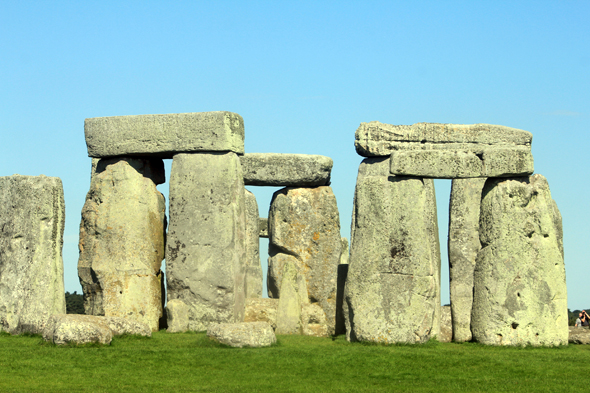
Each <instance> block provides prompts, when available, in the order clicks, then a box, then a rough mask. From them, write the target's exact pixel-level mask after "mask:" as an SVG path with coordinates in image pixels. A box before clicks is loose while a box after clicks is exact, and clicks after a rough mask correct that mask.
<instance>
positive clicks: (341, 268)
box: [334, 237, 350, 335]
mask: <svg viewBox="0 0 590 393" xmlns="http://www.w3.org/2000/svg"><path fill="white" fill-rule="evenodd" d="M349 255H350V249H349V246H348V239H347V238H345V237H343V238H342V251H341V253H340V264H339V265H338V278H337V280H336V328H335V330H334V334H335V335H339V334H345V333H346V323H345V321H344V309H343V306H344V286H345V285H346V276H347V275H348V260H349Z"/></svg>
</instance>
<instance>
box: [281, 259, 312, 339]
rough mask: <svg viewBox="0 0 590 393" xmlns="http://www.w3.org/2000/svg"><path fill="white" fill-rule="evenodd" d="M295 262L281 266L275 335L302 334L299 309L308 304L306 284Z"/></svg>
mask: <svg viewBox="0 0 590 393" xmlns="http://www.w3.org/2000/svg"><path fill="white" fill-rule="evenodd" d="M296 263H297V262H296V261H287V262H285V263H284V264H283V269H282V280H281V296H280V297H279V304H278V307H277V328H276V332H277V334H301V333H302V332H303V326H302V318H301V307H302V306H303V305H304V304H308V303H309V299H308V297H307V293H308V290H307V282H306V280H305V277H304V276H303V275H302V274H301V273H300V272H299V269H298V268H297V266H296Z"/></svg>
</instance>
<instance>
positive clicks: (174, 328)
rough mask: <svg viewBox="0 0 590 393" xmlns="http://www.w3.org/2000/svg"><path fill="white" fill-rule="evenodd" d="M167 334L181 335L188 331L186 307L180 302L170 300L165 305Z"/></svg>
mask: <svg viewBox="0 0 590 393" xmlns="http://www.w3.org/2000/svg"><path fill="white" fill-rule="evenodd" d="M166 316H167V317H168V328H167V329H166V331H167V332H168V333H182V332H186V331H187V330H188V306H187V305H186V304H184V302H183V301H182V300H178V299H172V300H170V301H169V302H168V303H166Z"/></svg>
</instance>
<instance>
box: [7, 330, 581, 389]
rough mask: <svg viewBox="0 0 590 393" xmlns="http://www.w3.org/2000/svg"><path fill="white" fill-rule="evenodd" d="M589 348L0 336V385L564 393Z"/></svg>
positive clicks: (194, 336)
mask: <svg viewBox="0 0 590 393" xmlns="http://www.w3.org/2000/svg"><path fill="white" fill-rule="evenodd" d="M589 370H590V346H581V345H570V346H567V347H561V348H496V347H485V346H481V345H477V344H471V343H468V344H450V343H449V344H442V343H437V342H430V343H427V344H424V345H411V346H410V345H406V346H401V345H397V346H396V345H393V346H382V345H366V344H359V343H355V344H350V343H348V342H346V340H345V338H343V337H338V338H337V339H335V340H332V339H327V338H324V339H322V338H314V337H303V336H279V337H278V344H277V345H275V346H273V347H271V348H243V349H239V348H227V347H223V346H220V345H218V344H215V343H213V342H211V341H210V340H209V339H208V338H207V337H206V336H205V334H203V333H183V334H167V333H165V332H159V333H155V334H154V335H153V337H152V338H138V337H120V338H115V339H114V340H113V342H112V344H111V345H110V346H80V347H74V346H69V347H68V346H66V347H57V346H55V345H53V344H47V343H44V342H43V340H42V339H41V338H40V337H38V336H33V337H31V336H15V337H13V336H9V335H7V334H0V391H1V392H115V391H125V392H144V391H145V392H153V391H167V392H193V391H194V392H216V391H218V392H247V391H251V392H256V391H260V392H270V391H277V392H299V391H304V392H358V391H370V392H378V391H384V392H385V391H387V392H392V391H399V392H434V391H436V392H456V391H469V392H518V391H522V392H531V391H534V392H562V391H566V390H567V391H576V390H578V389H576V388H579V389H580V390H585V388H586V387H587V385H588V383H587V381H586V380H587V378H588V371H589Z"/></svg>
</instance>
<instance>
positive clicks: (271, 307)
mask: <svg viewBox="0 0 590 393" xmlns="http://www.w3.org/2000/svg"><path fill="white" fill-rule="evenodd" d="M278 307H279V299H269V298H253V299H246V310H245V311H244V322H267V323H268V324H269V325H270V326H272V328H273V329H276V328H277V309H278Z"/></svg>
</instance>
